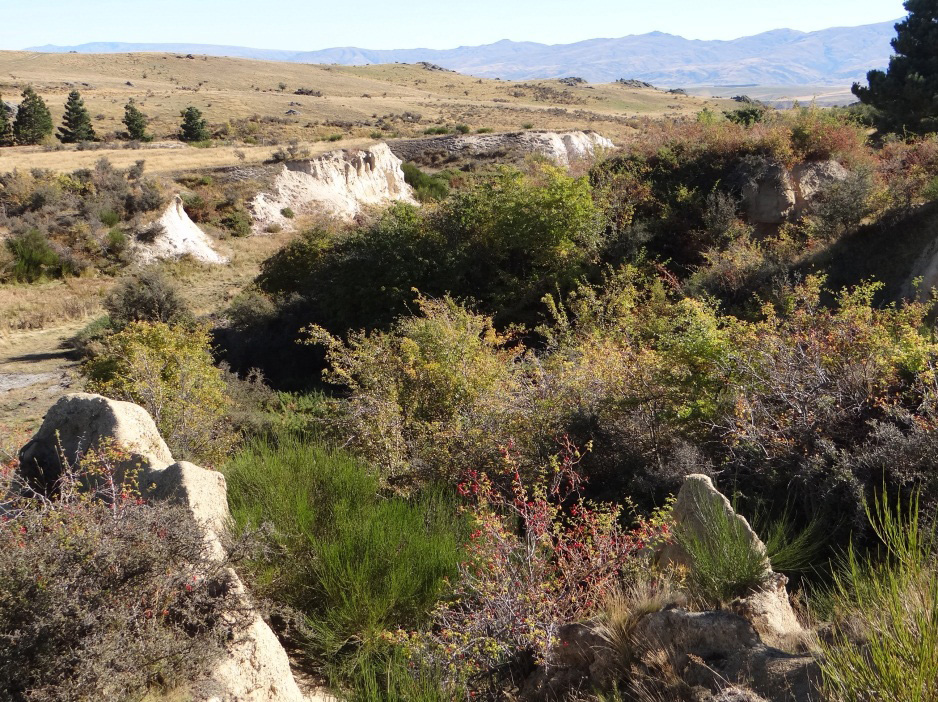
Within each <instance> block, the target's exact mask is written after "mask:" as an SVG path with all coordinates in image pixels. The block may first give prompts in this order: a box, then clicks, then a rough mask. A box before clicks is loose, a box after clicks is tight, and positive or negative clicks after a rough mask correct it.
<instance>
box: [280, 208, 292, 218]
mask: <svg viewBox="0 0 938 702" xmlns="http://www.w3.org/2000/svg"><path fill="white" fill-rule="evenodd" d="M280 214H282V215H283V216H284V217H286V218H287V219H293V218H294V217H296V213H295V212H293V210H291V209H290V208H289V207H284V208H283V209H282V210H280Z"/></svg>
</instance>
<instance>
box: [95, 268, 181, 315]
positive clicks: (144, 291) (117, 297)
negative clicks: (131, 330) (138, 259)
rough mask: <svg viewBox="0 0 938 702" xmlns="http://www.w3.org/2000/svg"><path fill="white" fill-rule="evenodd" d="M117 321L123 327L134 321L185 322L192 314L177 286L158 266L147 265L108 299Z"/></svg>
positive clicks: (109, 311)
mask: <svg viewBox="0 0 938 702" xmlns="http://www.w3.org/2000/svg"><path fill="white" fill-rule="evenodd" d="M104 309H106V310H107V313H108V315H109V316H110V319H111V321H112V322H113V324H114V325H115V326H116V327H118V328H123V327H125V326H127V325H128V324H130V323H132V322H162V323H164V324H168V323H170V322H181V321H185V320H186V319H189V318H190V317H191V314H190V312H189V309H188V306H187V305H186V303H185V301H184V300H183V299H182V298H181V297H180V295H179V292H178V291H177V290H176V287H175V286H174V285H173V284H172V283H171V282H170V281H169V280H168V279H167V278H166V277H165V276H164V275H163V274H162V273H161V272H160V271H159V269H157V268H147V269H145V270H143V271H141V272H140V273H138V274H136V275H134V276H132V277H130V278H127V279H125V280H124V281H123V282H121V283H120V284H119V285H117V286H116V287H115V288H114V290H113V291H112V292H111V293H110V295H108V296H107V298H106V299H105V301H104Z"/></svg>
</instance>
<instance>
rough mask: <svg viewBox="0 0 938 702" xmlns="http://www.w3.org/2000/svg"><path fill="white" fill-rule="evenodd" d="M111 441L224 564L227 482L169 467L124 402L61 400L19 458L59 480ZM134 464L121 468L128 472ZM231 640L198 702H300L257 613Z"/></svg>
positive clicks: (238, 587)
mask: <svg viewBox="0 0 938 702" xmlns="http://www.w3.org/2000/svg"><path fill="white" fill-rule="evenodd" d="M106 439H111V440H114V441H115V442H117V443H118V444H120V446H121V447H123V448H124V449H125V450H128V451H129V452H130V453H131V456H132V458H131V461H130V463H131V465H132V466H134V467H139V468H140V470H141V475H140V487H141V492H142V493H143V494H144V496H145V497H146V498H148V499H153V500H166V501H171V502H175V503H177V504H180V505H183V506H185V507H187V508H188V510H189V512H190V514H191V515H192V518H193V519H194V520H195V521H196V523H197V524H199V525H200V526H201V527H202V529H203V531H204V534H205V538H206V543H207V546H208V547H209V549H210V552H211V553H212V554H214V555H215V556H216V557H217V558H223V557H224V548H223V547H222V544H221V541H220V539H219V535H220V534H221V533H222V531H223V530H224V528H225V525H226V523H227V522H228V520H229V518H230V514H229V512H228V498H227V488H226V484H225V478H224V476H223V475H222V474H221V473H217V472H215V471H209V470H205V469H204V468H200V467H198V466H195V465H193V464H191V463H185V462H179V463H177V462H174V460H173V457H172V455H171V454H170V452H169V449H168V448H167V447H166V444H165V443H164V442H163V440H162V438H160V435H159V432H158V431H157V429H156V425H155V423H154V422H153V419H152V418H151V417H150V415H149V414H148V413H147V412H146V411H145V410H144V409H143V408H141V407H138V406H137V405H134V404H131V403H128V402H117V401H115V400H109V399H107V398H105V397H101V396H100V395H89V394H73V395H66V396H65V397H63V398H61V399H60V400H59V401H58V402H56V403H55V405H53V407H52V408H51V409H50V410H49V412H48V413H47V414H46V416H45V419H44V420H43V423H42V426H41V427H40V429H39V431H38V432H37V433H36V435H35V436H34V437H33V438H32V440H30V442H29V443H28V444H26V446H24V447H23V449H22V450H21V451H20V464H21V471H23V474H24V477H27V478H29V477H30V476H32V477H33V478H36V477H38V478H40V479H43V480H49V479H50V478H52V477H53V476H58V475H59V474H60V473H61V470H62V466H61V460H62V458H63V457H64V459H65V460H68V461H70V462H71V461H74V460H75V459H76V458H77V457H78V456H79V455H80V454H81V453H83V452H84V451H86V450H88V449H89V448H93V447H95V446H97V445H98V444H99V442H101V441H102V440H106ZM131 465H128V466H126V468H130V467H131ZM228 578H229V582H230V586H231V587H233V588H234V589H235V592H237V593H238V594H239V595H240V597H241V598H242V599H243V601H244V603H245V607H246V608H248V610H249V611H251V610H250V601H249V598H248V596H247V593H246V592H245V590H244V586H243V584H242V583H241V581H240V580H239V579H238V576H237V574H236V573H234V571H230V570H229V571H228ZM248 621H249V623H248V624H247V625H246V626H245V625H241V626H237V627H236V628H234V630H233V631H232V633H231V640H230V642H229V644H228V647H227V655H226V657H225V658H223V659H222V660H221V661H220V662H219V663H218V664H217V665H216V666H215V668H214V669H213V670H211V671H206V680H205V681H200V682H205V684H204V689H205V690H210V691H211V692H209V693H206V695H204V696H202V697H199V698H197V699H199V700H201V701H202V702H303V701H304V699H305V698H304V696H303V694H302V693H301V692H300V689H299V687H298V686H297V684H296V680H295V679H294V677H293V673H292V672H291V670H290V662H289V659H288V658H287V654H286V652H285V651H284V650H283V647H282V646H281V645H280V642H279V641H278V640H277V637H276V636H275V635H274V633H273V631H271V629H270V627H268V626H267V624H266V623H265V622H264V620H263V619H262V618H261V617H260V616H259V615H257V614H253V615H252V616H251V617H249V619H248Z"/></svg>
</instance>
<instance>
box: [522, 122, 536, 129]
mask: <svg viewBox="0 0 938 702" xmlns="http://www.w3.org/2000/svg"><path fill="white" fill-rule="evenodd" d="M521 128H522V129H534V124H533V123H532V122H525V123H524V124H522V125H521Z"/></svg>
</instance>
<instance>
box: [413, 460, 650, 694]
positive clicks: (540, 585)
mask: <svg viewBox="0 0 938 702" xmlns="http://www.w3.org/2000/svg"><path fill="white" fill-rule="evenodd" d="M503 457H504V463H503V466H502V468H503V470H504V473H503V474H502V475H501V476H498V478H496V479H495V480H497V482H495V480H493V481H490V480H489V479H488V478H487V477H485V476H482V475H479V474H475V473H470V474H469V475H468V478H467V480H466V482H464V483H462V484H461V485H460V487H459V489H460V492H461V493H462V494H463V495H464V496H466V497H467V498H468V499H470V500H471V504H472V507H471V512H470V513H471V516H472V520H473V526H474V527H475V531H474V532H473V538H472V542H471V544H470V556H469V558H468V559H467V561H466V562H465V563H464V564H463V565H462V566H461V568H460V577H459V579H458V580H457V581H456V584H455V592H454V593H453V596H452V597H451V598H449V599H448V600H446V601H444V602H443V603H441V604H440V606H439V607H437V609H436V611H435V612H434V617H433V626H432V627H431V628H429V629H428V630H426V631H425V632H422V633H418V634H416V635H414V636H412V637H411V638H410V639H409V640H407V639H405V642H406V643H405V646H406V647H407V648H408V649H409V650H410V651H411V654H412V655H413V657H414V659H415V660H418V661H421V662H423V663H424V665H426V664H427V663H429V664H430V665H431V668H436V669H440V670H444V671H446V673H447V676H448V678H449V681H448V682H449V684H450V686H452V687H458V686H459V685H460V684H461V685H465V686H467V687H468V688H469V695H468V696H469V697H472V696H475V695H476V694H478V693H479V692H480V691H481V690H480V688H482V689H483V690H484V689H485V688H486V687H488V685H489V684H491V683H492V682H493V681H497V678H498V675H499V671H503V670H504V669H505V668H506V667H507V666H509V665H511V663H512V662H516V661H517V657H518V656H519V655H526V654H527V655H532V656H533V657H534V660H535V662H536V663H538V664H542V665H545V666H550V665H551V664H552V663H554V656H555V655H556V654H557V645H558V643H559V630H560V628H561V627H562V626H563V625H564V624H568V623H571V622H577V621H584V620H586V619H588V618H590V617H591V616H593V615H595V614H596V613H597V612H598V611H599V610H600V609H601V608H602V605H603V604H604V602H605V600H606V599H607V598H608V597H609V596H610V595H611V594H612V593H613V592H614V591H615V590H616V589H617V588H618V587H619V583H620V581H621V578H622V577H623V576H625V577H629V573H630V572H634V571H635V570H636V569H638V568H640V567H641V566H639V562H640V561H639V558H638V556H637V554H638V552H639V551H640V550H641V549H643V548H645V547H651V548H654V547H655V546H656V544H658V543H660V542H661V541H662V540H663V539H664V538H666V531H665V527H664V526H663V525H662V524H661V523H660V522H657V521H653V522H645V523H642V524H640V525H639V527H638V528H637V529H635V530H634V531H626V530H624V529H623V528H622V527H621V526H620V524H619V513H620V510H621V508H620V506H618V505H609V504H599V505H596V504H591V503H587V502H586V501H584V500H583V499H581V498H580V497H579V495H578V491H579V488H580V485H581V480H582V479H581V477H580V476H579V475H578V474H577V471H576V464H577V462H578V460H579V455H578V453H577V452H576V451H575V449H573V448H572V447H569V446H568V447H566V448H565V450H564V451H563V453H562V454H561V455H560V456H559V457H557V459H556V460H555V461H554V463H553V464H552V465H551V466H550V467H549V468H548V469H546V470H545V471H544V472H543V474H542V475H541V476H540V478H539V479H537V480H535V481H532V482H531V483H530V484H529V483H526V482H524V481H523V480H522V479H521V477H520V475H519V473H518V469H517V466H516V465H514V464H513V459H512V457H511V448H510V447H506V448H505V449H503ZM499 484H501V485H504V487H501V488H500V487H498V485H499ZM562 505H565V506H566V509H565V508H564V507H562ZM456 697H462V695H456V696H454V698H456Z"/></svg>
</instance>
